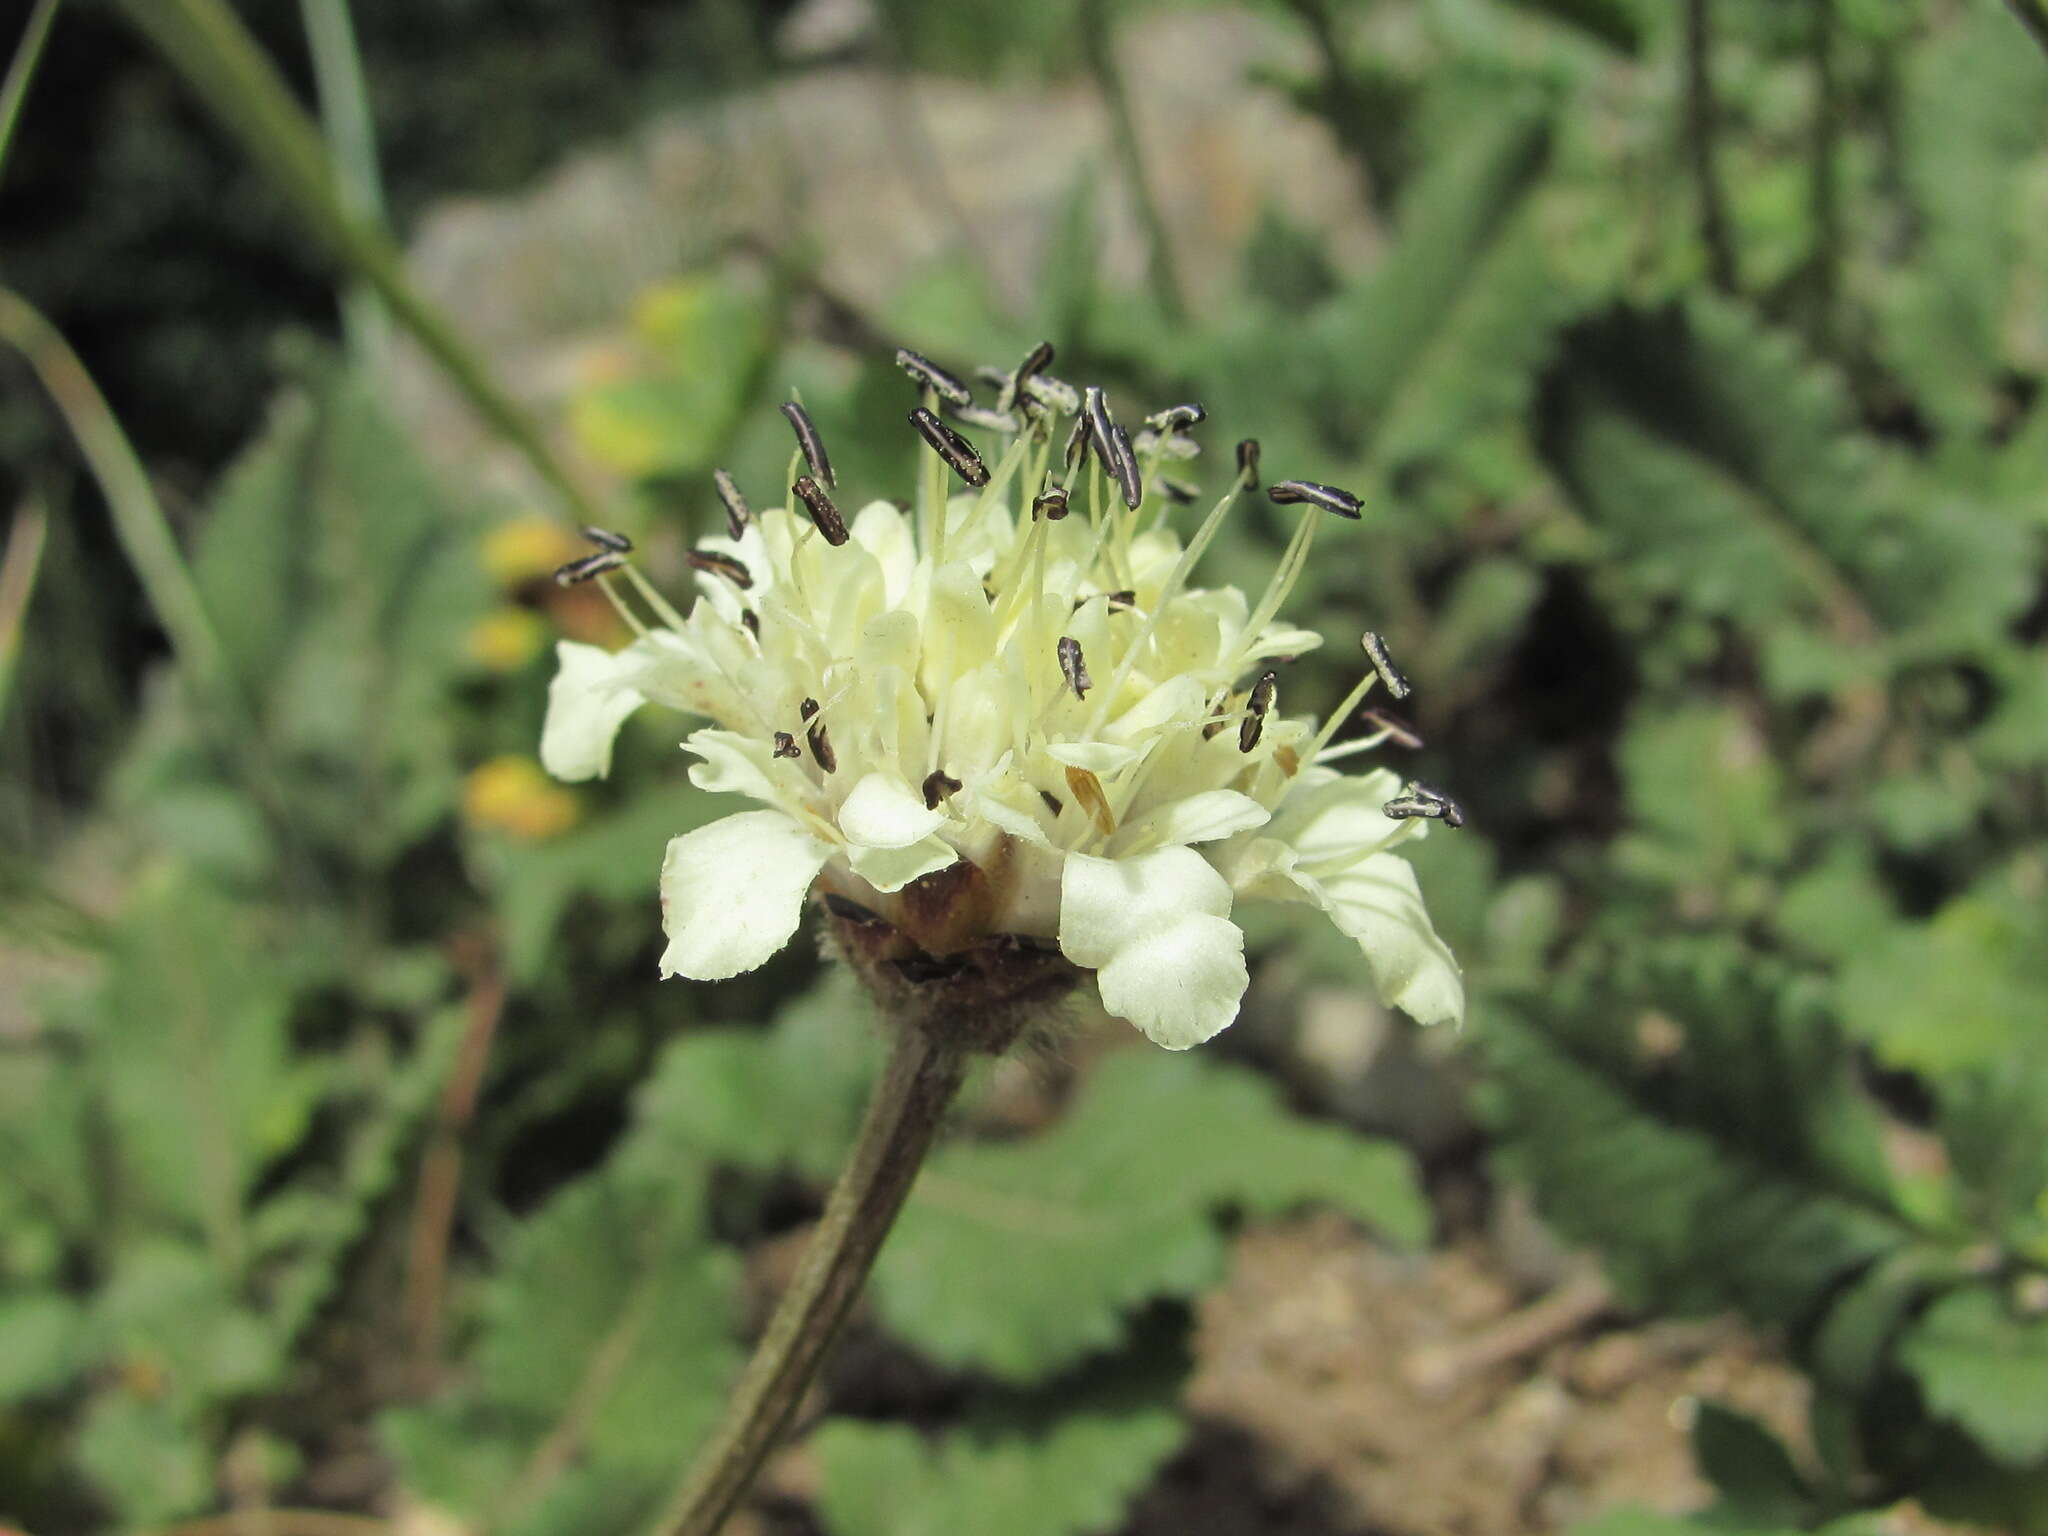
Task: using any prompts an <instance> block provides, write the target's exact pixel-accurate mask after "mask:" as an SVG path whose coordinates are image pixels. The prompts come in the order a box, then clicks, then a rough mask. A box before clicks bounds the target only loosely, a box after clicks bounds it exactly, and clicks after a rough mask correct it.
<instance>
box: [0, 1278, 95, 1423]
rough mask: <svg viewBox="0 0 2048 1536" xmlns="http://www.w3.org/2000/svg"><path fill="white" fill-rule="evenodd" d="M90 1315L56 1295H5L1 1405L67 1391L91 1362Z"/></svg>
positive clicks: (1, 1303)
mask: <svg viewBox="0 0 2048 1536" xmlns="http://www.w3.org/2000/svg"><path fill="white" fill-rule="evenodd" d="M84 1335H85V1310H84V1308H82V1307H80V1306H79V1304H78V1303H77V1302H76V1301H74V1300H72V1299H71V1298H70V1297H69V1296H63V1295H59V1294H57V1293H55V1292H48V1291H45V1292H39V1293H38V1292H31V1293H29V1294H25V1295H0V1403H14V1402H19V1401H21V1400H22V1399H23V1398H27V1397H35V1396H37V1395H39V1394H41V1393H44V1392H49V1391H53V1390H55V1389H57V1388H59V1387H62V1386H64V1385H65V1384H66V1383H67V1382H69V1381H70V1380H71V1378H72V1377H73V1376H74V1375H76V1374H77V1373H78V1371H79V1370H80V1369H81V1368H82V1367H83V1366H84V1364H85V1362H86V1360H87V1359H88V1358H89V1357H88V1356H87V1354H86V1352H85V1349H84V1347H83V1346H84V1343H85V1338H84Z"/></svg>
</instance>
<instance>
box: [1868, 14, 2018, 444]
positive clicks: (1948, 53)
mask: <svg viewBox="0 0 2048 1536" xmlns="http://www.w3.org/2000/svg"><path fill="white" fill-rule="evenodd" d="M2040 65H2041V60H2040V54H2039V51H2038V50H2037V49H2036V48H2035V47H2034V46H2033V43H2032V41H2031V39H2029V38H2028V37H2027V36H2026V35H2025V33H2024V32H2023V31H2022V29H2021V28H2020V26H2019V24H2018V22H2017V21H2016V20H2015V19H2014V18H2013V17H2012V16H2011V15H2009V14H2007V12H2006V10H2005V8H2004V7H2002V6H1988V5H1987V6H1974V7H1970V8H1968V9H1967V11H1966V12H1965V13H1963V16H1962V19H1961V20H1960V22H1959V24H1958V25H1955V26H1953V27H1950V28H1947V29H1944V30H1942V31H1941V32H1940V33H1938V34H1937V35H1936V36H1935V37H1934V38H1933V39H1932V40H1931V41H1930V42H1929V43H1928V44H1927V45H1926V46H1925V47H1922V48H1918V49H1915V50H1913V51H1912V52H1911V53H1910V54H1909V56H1908V64H1907V68H1906V72H1905V82H1904V85H1905V89H1904V96H1903V102H1902V109H1903V110H1902V114H1901V122H1900V127H1899V130H1898V131H1899V144H1900V147H1901V151H1902V160H1903V166H1902V168H1903V170H1904V173H1905V180H1906V186H1907V190H1908V192H1909V193H1910V195H1911V197H1912V201H1913V205H1914V208H1915V210H1916V212H1917V214H1918V216H1919V220H1920V236H1921V246H1920V250H1919V253H1918V256H1917V259H1915V260H1913V261H1912V262H1910V263H1908V264H1904V265H1902V266H1901V267H1900V268H1899V269H1897V271H1896V272H1895V273H1894V274H1892V276H1891V284H1892V289H1891V292H1890V293H1889V294H1888V295H1887V298H1888V302H1887V303H1886V304H1885V305H1883V306H1882V307H1881V309H1880V311H1879V313H1880V315H1881V317H1882V319H1883V322H1884V325H1883V331H1882V339H1883V342H1884V345H1885V350H1886V352H1887V354H1888V357H1889V359H1890V361H1891V362H1892V364H1893V366H1895V367H1897V368H1898V369H1899V370H1900V371H1901V372H1902V373H1903V374H1905V375H1906V377H1907V379H1908V380H1909V381H1910V383H1911V385H1912V387H1913V390H1914V393H1915V395H1916V397H1917V398H1918V400H1919V401H1920V403H1921V405H1922V406H1923V408H1924V409H1926V410H1927V411H1928V413H1929V414H1930V415H1931V416H1933V417H1934V419H1935V420H1936V421H1937V422H1938V423H1940V425H1941V426H1942V427H1943V428H1944V429H1945V430H1947V431H1949V432H1950V433H1953V434H1956V435H1958V436H1964V435H1967V434H1971V433H1974V432H1977V431H1980V430H1982V429H1983V428H1984V427H1986V426H1987V425H1989V423H1990V422H1991V420H1992V418H1993V413H1994V412H1995V411H1996V410H1997V408H1998V400H1997V389H1998V386H1999V383H2000V378H1999V375H2000V373H2001V371H2002V370H2003V369H2004V367H2005V365H2006V347H2005V337H2004V334H2003V332H2004V325H2005V314H2006V307H2007V305H2008V303H2009V301H2010V286H2011V283H2012V278H2013V263H2014V259H2015V257H2016V255H2017V251H2018V241H2017V239H2016V229H2015V222H2014V218H2015V214H2014V210H2015V207H2016V205H2017V202H2018V199H2017V198H2015V196H2014V195H2013V192H2014V183H2015V180H2016V175H2017V172H2018V170H2019V168H2020V166H2021V165H2022V163H2023V162H2024V161H2025V160H2026V159H2027V157H2030V156H2034V155H2037V154H2038V153H2039V151H2040V148H2041V120H2042V115H2043V113H2044V112H2048V77H2044V76H2043V74H2042V71H2041V67H2040Z"/></svg>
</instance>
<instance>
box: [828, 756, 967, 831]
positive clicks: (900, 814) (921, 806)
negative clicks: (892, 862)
mask: <svg viewBox="0 0 2048 1536" xmlns="http://www.w3.org/2000/svg"><path fill="white" fill-rule="evenodd" d="M945 820H946V813H945V812H944V811H940V810H929V809H927V808H926V806H925V803H924V799H923V797H922V796H920V795H919V794H918V792H917V791H916V790H914V789H912V788H911V787H910V786H909V785H908V784H906V783H904V782H903V780H902V779H900V778H898V777H897V776H896V775H895V774H893V773H883V772H876V773H871V774H869V775H868V776H867V777H866V778H864V779H862V780H861V781H860V782H859V783H858V784H856V785H854V786H853V792H852V793H851V794H849V795H848V796H847V797H846V799H845V801H844V802H843V803H842V804H841V805H840V807H839V830H840V831H842V832H844V833H845V834H846V840H847V841H848V842H849V843H852V844H855V845H856V846H859V847H863V848H908V847H909V846H910V845H911V844H912V843H916V842H921V841H923V840H924V839H925V838H927V837H930V836H931V835H932V833H934V832H936V831H938V829H939V828H940V827H941V826H942V825H943V824H944V823H945Z"/></svg>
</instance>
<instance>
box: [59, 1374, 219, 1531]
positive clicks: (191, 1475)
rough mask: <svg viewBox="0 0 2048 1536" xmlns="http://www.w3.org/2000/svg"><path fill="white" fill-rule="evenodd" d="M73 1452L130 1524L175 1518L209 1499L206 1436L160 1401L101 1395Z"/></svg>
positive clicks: (94, 1482)
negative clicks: (180, 1419)
mask: <svg viewBox="0 0 2048 1536" xmlns="http://www.w3.org/2000/svg"><path fill="white" fill-rule="evenodd" d="M74 1454H75V1455H76V1456H77V1459H78V1464H79V1466H80V1467H82V1468H83V1469H84V1470H85V1472H86V1474H87V1476H89V1477H90V1478H91V1479H92V1481H93V1486H94V1487H95V1488H96V1489H98V1490H99V1492H100V1493H102V1494H103V1495H105V1496H106V1497H107V1498H108V1499H109V1500H111V1501H112V1503H113V1504H114V1506H115V1508H116V1509H118V1510H119V1511H120V1513H121V1516H122V1518H123V1519H124V1520H126V1521H128V1522H129V1523H131V1524H135V1525H151V1524H159V1523H161V1522H163V1521H166V1520H174V1519H176V1518H177V1517H178V1516H180V1515H189V1514H191V1513H192V1512H194V1511H195V1510H197V1509H199V1508H201V1507H203V1506H204V1505H205V1504H206V1503H208V1502H209V1501H210V1500H211V1499H212V1497H213V1475H212V1472H211V1470H210V1468H209V1465H208V1462H209V1457H208V1453H207V1445H206V1441H205V1439H204V1437H202V1436H201V1435H200V1434H199V1432H198V1431H197V1430H196V1429H195V1428H194V1427H193V1426H191V1425H190V1424H187V1423H183V1422H181V1421H179V1420H178V1419H177V1418H176V1417H175V1416H173V1415H172V1414H171V1412H170V1411H169V1410H168V1409H167V1408H166V1406H165V1405H164V1404H162V1403H154V1402H149V1401H146V1400H144V1399H142V1398H138V1397H131V1396H128V1395H126V1394H118V1393H110V1394H107V1395H104V1396H101V1397H99V1398H98V1399H96V1400H95V1401H94V1403H93V1405H92V1407H91V1408H90V1409H88V1410H87V1412H86V1415H85V1419H84V1422H83V1423H82V1424H81V1425H80V1426H79V1431H78V1443H77V1447H76V1450H75V1452H74Z"/></svg>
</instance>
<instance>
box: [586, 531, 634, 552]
mask: <svg viewBox="0 0 2048 1536" xmlns="http://www.w3.org/2000/svg"><path fill="white" fill-rule="evenodd" d="M583 537H584V538H586V539H588V540H589V541H590V542H591V543H593V544H595V545H596V546H597V547H598V548H599V549H609V550H611V551H612V552H613V553H615V554H621V555H630V554H631V553H632V552H633V541H632V540H631V539H629V538H627V537H626V536H625V535H624V534H623V533H614V532H612V530H611V529H609V528H586V529H584V530H583Z"/></svg>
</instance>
